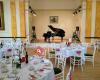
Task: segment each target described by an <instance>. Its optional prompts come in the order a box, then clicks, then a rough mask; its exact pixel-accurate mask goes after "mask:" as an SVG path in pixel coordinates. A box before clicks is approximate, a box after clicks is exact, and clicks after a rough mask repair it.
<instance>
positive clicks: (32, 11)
mask: <svg viewBox="0 0 100 80" xmlns="http://www.w3.org/2000/svg"><path fill="white" fill-rule="evenodd" d="M29 12H30V13H32V14H33V16H36V13H35V11H34V10H33V9H32V7H31V6H29Z"/></svg>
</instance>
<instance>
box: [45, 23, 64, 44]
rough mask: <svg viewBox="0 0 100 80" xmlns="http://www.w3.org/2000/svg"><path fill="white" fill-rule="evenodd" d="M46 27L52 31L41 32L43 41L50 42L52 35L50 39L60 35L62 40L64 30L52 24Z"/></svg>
mask: <svg viewBox="0 0 100 80" xmlns="http://www.w3.org/2000/svg"><path fill="white" fill-rule="evenodd" d="M48 27H49V28H50V29H51V30H52V31H53V32H51V31H47V32H46V33H44V34H43V37H44V41H46V42H47V41H48V42H50V38H51V37H52V40H53V39H54V37H55V36H58V37H61V41H63V37H64V36H65V31H64V30H62V29H60V28H54V27H53V26H52V25H48Z"/></svg>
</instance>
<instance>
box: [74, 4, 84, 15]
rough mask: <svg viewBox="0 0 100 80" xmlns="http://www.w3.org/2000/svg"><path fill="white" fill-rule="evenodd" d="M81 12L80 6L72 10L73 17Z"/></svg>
mask: <svg viewBox="0 0 100 80" xmlns="http://www.w3.org/2000/svg"><path fill="white" fill-rule="evenodd" d="M81 11H82V7H81V5H80V6H79V7H78V8H76V9H75V10H74V12H73V15H76V14H78V12H81Z"/></svg>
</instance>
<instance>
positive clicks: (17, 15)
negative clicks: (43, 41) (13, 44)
mask: <svg viewBox="0 0 100 80" xmlns="http://www.w3.org/2000/svg"><path fill="white" fill-rule="evenodd" d="M0 1H3V5H4V22H5V30H2V31H0V37H26V22H25V21H26V18H25V1H24V0H0Z"/></svg>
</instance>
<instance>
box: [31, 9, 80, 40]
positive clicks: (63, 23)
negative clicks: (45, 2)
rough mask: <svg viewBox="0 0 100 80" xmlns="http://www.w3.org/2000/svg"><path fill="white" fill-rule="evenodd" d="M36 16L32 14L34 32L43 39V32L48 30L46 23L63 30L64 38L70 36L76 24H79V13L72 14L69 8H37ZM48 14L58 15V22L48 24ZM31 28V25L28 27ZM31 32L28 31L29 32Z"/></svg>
mask: <svg viewBox="0 0 100 80" xmlns="http://www.w3.org/2000/svg"><path fill="white" fill-rule="evenodd" d="M36 13H37V16H33V21H31V22H32V23H33V25H35V26H36V34H37V38H38V39H43V33H44V32H47V31H48V30H50V29H49V28H48V25H53V26H54V27H55V28H61V29H63V30H65V32H66V34H65V35H66V36H65V37H64V38H65V39H67V38H70V37H71V36H72V33H73V31H74V30H75V27H76V26H80V25H81V15H75V16H73V14H72V13H73V11H69V10H37V11H36ZM79 14H80V13H79ZM49 16H58V17H59V20H58V23H55V24H50V22H49ZM30 28H31V27H30ZM31 33H32V32H30V34H31Z"/></svg>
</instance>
